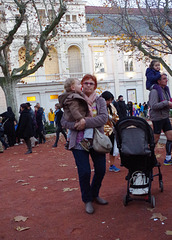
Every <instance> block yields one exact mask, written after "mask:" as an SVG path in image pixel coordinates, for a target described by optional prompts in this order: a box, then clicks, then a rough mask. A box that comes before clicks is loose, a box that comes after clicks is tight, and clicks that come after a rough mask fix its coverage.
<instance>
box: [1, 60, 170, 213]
mask: <svg viewBox="0 0 172 240" xmlns="http://www.w3.org/2000/svg"><path fill="white" fill-rule="evenodd" d="M159 70H160V68H159V62H158V61H152V62H151V64H150V67H149V68H148V69H147V71H146V77H147V82H146V87H147V89H148V90H150V94H149V108H150V120H151V121H152V123H153V131H154V137H155V143H157V142H158V140H159V137H160V134H161V131H164V133H165V135H166V137H167V143H166V159H165V160H164V164H165V165H172V160H171V142H172V126H171V123H170V120H169V110H170V108H172V99H171V96H170V91H169V88H168V87H167V81H168V80H167V75H166V74H164V73H161V74H160V72H159ZM155 79H156V80H155ZM96 88H97V79H96V77H95V76H93V75H90V74H86V75H85V76H84V77H83V78H82V80H81V82H80V81H79V80H78V79H75V78H69V79H67V80H66V82H65V84H64V90H65V92H64V93H63V94H61V95H60V96H59V103H57V104H55V111H54V112H53V110H52V109H50V112H49V114H48V119H49V123H50V125H54V124H55V125H56V140H55V142H54V144H53V146H52V147H57V146H58V140H59V134H60V133H62V134H63V136H64V138H65V140H66V144H65V148H66V149H68V150H71V151H72V154H73V157H74V159H75V163H76V166H77V169H78V176H79V184H80V190H81V197H82V201H83V202H84V203H85V211H86V212H87V213H88V214H92V213H93V212H94V208H93V205H92V202H93V201H95V202H96V203H98V204H100V205H106V204H108V202H107V201H106V200H105V199H103V198H101V197H100V196H99V191H100V187H101V184H102V181H103V178H104V175H105V172H106V158H107V157H108V158H109V162H110V165H109V171H110V172H119V171H120V169H119V168H117V167H116V166H115V162H116V157H117V156H118V154H119V152H118V149H117V144H116V138H115V132H114V124H115V123H116V122H117V121H118V120H121V119H125V118H127V117H128V116H138V117H140V116H141V117H147V116H148V104H147V103H146V102H144V103H143V104H137V103H132V102H131V101H130V102H128V103H127V104H126V103H125V101H124V99H123V96H122V95H119V97H118V99H117V100H116V101H115V100H114V96H113V94H112V93H111V92H109V91H104V92H103V93H102V94H101V95H99V96H98V95H97V93H96ZM62 109H63V111H62ZM0 116H1V117H0V141H1V142H2V144H3V145H4V148H5V149H7V148H8V147H11V146H14V145H15V144H16V143H20V142H21V139H24V141H25V143H26V145H27V152H26V154H30V153H32V147H33V146H34V144H36V143H39V144H41V143H45V142H46V139H45V135H44V127H43V122H44V118H45V116H44V111H43V108H42V107H41V106H40V104H39V103H37V104H36V105H35V106H34V111H33V110H32V108H31V104H30V103H22V104H21V105H20V118H19V122H17V121H16V119H15V115H14V113H13V111H12V109H11V107H8V108H7V111H6V112H4V113H2V114H0ZM95 128H96V129H98V130H99V131H100V132H101V133H104V134H105V135H107V136H108V137H109V139H110V141H111V143H112V149H111V151H110V153H109V154H105V153H100V152H98V151H95V150H94V148H93V138H94V129H95ZM66 129H67V130H68V131H66ZM4 135H6V136H7V141H6V140H5V139H4V138H3V136H4ZM90 156H91V159H92V161H93V165H94V175H93V178H92V181H91V167H90V158H89V157H90Z"/></svg>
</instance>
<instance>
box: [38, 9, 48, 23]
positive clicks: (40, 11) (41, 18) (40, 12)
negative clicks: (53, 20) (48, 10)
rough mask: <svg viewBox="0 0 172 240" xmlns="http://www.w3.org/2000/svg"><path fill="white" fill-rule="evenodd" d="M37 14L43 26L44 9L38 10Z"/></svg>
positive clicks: (44, 19) (44, 21) (44, 18)
mask: <svg viewBox="0 0 172 240" xmlns="http://www.w3.org/2000/svg"><path fill="white" fill-rule="evenodd" d="M38 14H39V18H40V21H41V24H42V25H45V24H46V16H45V10H44V9H38Z"/></svg>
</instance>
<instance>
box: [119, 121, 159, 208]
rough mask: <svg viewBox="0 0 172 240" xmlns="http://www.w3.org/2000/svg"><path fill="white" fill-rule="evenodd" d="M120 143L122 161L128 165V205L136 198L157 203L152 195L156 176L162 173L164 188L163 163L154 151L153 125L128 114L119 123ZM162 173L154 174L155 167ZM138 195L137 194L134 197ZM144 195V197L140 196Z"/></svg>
mask: <svg viewBox="0 0 172 240" xmlns="http://www.w3.org/2000/svg"><path fill="white" fill-rule="evenodd" d="M115 130H116V138H117V146H118V148H119V153H120V157H121V165H122V166H124V167H126V168H127V169H128V175H127V176H126V180H127V195H126V196H125V197H124V199H123V203H124V206H127V204H128V202H130V201H132V200H145V201H147V202H149V203H151V207H153V208H154V207H155V197H154V196H152V195H151V183H152V181H153V177H155V176H159V187H160V190H161V192H163V181H162V174H161V171H160V163H158V162H157V159H156V157H155V153H154V148H155V144H154V136H153V131H152V128H151V127H150V126H149V124H148V123H147V122H146V121H145V120H144V119H142V118H139V117H128V118H125V119H122V120H120V121H118V122H117V124H116V125H115ZM154 167H157V168H158V173H157V174H155V175H153V168H154ZM131 195H133V196H134V195H135V196H137V197H131ZM139 195H144V198H141V197H140V198H139V197H138V196H139Z"/></svg>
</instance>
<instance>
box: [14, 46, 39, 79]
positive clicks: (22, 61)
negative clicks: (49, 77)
mask: <svg viewBox="0 0 172 240" xmlns="http://www.w3.org/2000/svg"><path fill="white" fill-rule="evenodd" d="M32 54H33V53H32V52H30V55H32ZM18 56H19V66H20V67H21V66H23V65H24V64H25V62H26V49H25V47H21V48H20V49H19V51H18ZM34 66H35V62H34V60H33V61H32V62H31V63H30V64H29V66H28V69H32V68H33V67H34ZM35 80H36V79H35V73H32V74H30V75H29V76H28V77H25V78H23V79H22V82H27V83H29V82H35Z"/></svg>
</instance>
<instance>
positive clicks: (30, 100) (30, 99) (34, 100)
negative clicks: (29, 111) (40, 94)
mask: <svg viewBox="0 0 172 240" xmlns="http://www.w3.org/2000/svg"><path fill="white" fill-rule="evenodd" d="M27 102H36V97H35V96H30V97H27Z"/></svg>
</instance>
